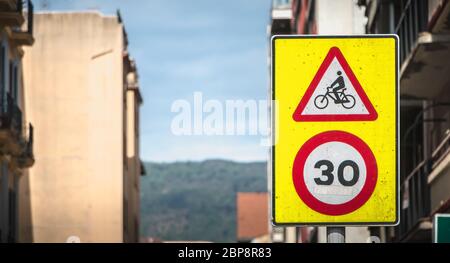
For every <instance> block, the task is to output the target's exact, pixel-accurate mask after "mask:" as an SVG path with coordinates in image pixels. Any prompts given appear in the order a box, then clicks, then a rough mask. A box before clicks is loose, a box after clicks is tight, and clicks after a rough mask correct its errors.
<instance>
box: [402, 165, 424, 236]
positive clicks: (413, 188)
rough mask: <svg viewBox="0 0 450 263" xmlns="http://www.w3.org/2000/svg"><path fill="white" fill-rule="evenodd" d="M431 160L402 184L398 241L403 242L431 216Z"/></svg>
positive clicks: (413, 172)
mask: <svg viewBox="0 0 450 263" xmlns="http://www.w3.org/2000/svg"><path fill="white" fill-rule="evenodd" d="M430 170H431V160H429V161H423V162H421V163H420V164H419V165H418V166H417V167H416V168H415V169H414V170H413V171H412V172H411V173H410V174H409V175H408V176H407V177H406V178H405V180H404V181H403V182H402V183H401V187H400V197H401V203H400V208H401V210H400V219H401V221H400V225H399V226H398V227H396V235H395V236H396V239H397V241H401V240H403V239H404V238H405V237H406V236H407V234H408V233H409V232H410V231H411V229H413V228H415V227H417V226H418V224H420V223H421V222H422V221H423V220H424V219H426V218H428V217H429V215H430V187H429V185H428V174H429V173H430Z"/></svg>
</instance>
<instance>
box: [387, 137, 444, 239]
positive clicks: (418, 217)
mask: <svg viewBox="0 0 450 263" xmlns="http://www.w3.org/2000/svg"><path fill="white" fill-rule="evenodd" d="M449 168H450V132H448V133H447V135H446V136H445V137H444V139H443V140H442V142H441V143H440V144H439V146H438V147H437V148H436V149H435V150H434V151H433V153H432V155H431V158H430V159H429V160H424V161H422V162H421V163H419V165H417V167H416V168H415V169H414V170H413V171H412V172H411V173H410V174H409V175H408V176H407V177H406V178H405V180H404V181H403V182H402V184H401V189H400V193H401V204H400V207H401V214H400V218H401V223H400V225H399V226H398V227H396V233H395V236H396V241H400V242H431V230H432V216H433V215H434V214H435V213H444V212H449V211H450V193H449V192H448V185H449V183H450V171H449Z"/></svg>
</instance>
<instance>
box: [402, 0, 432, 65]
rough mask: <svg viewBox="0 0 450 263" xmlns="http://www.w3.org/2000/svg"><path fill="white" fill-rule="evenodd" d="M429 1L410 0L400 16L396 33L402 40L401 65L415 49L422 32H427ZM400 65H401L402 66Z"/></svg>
mask: <svg viewBox="0 0 450 263" xmlns="http://www.w3.org/2000/svg"><path fill="white" fill-rule="evenodd" d="M427 20H428V0H408V1H407V2H406V3H405V4H404V6H403V8H402V12H401V14H400V18H399V20H398V23H397V26H396V27H395V33H396V34H397V35H398V36H399V38H400V63H401V64H403V62H404V61H405V59H406V58H408V55H409V54H410V53H411V51H412V50H413V49H414V46H415V45H416V43H417V39H418V37H419V34H420V33H421V32H424V31H426V29H427V23H428V22H427ZM401 64H400V65H401Z"/></svg>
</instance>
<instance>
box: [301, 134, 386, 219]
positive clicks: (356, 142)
mask: <svg viewBox="0 0 450 263" xmlns="http://www.w3.org/2000/svg"><path fill="white" fill-rule="evenodd" d="M332 141H333V142H342V143H345V144H348V145H350V146H353V147H354V148H355V149H356V150H357V151H358V152H359V153H360V154H361V156H362V158H363V159H364V162H365V164H366V181H365V183H364V186H363V188H362V189H361V191H360V192H359V194H358V195H357V196H355V197H354V198H353V199H352V200H350V201H348V202H345V203H343V204H337V205H335V204H327V203H325V202H322V201H320V200H319V199H317V198H316V197H314V196H313V195H312V194H311V193H310V192H309V190H308V188H307V187H306V184H305V180H304V166H305V162H306V159H307V158H308V156H309V155H310V154H311V152H312V151H313V150H314V149H316V148H317V147H318V146H319V145H322V144H324V143H327V142H332ZM292 176H293V180H294V186H295V190H296V191H297V194H298V196H299V197H300V198H301V199H302V200H303V202H304V203H305V204H306V205H307V206H309V207H310V208H311V209H313V210H315V211H317V212H319V213H322V214H326V215H334V216H337V215H344V214H348V213H351V212H353V211H355V210H356V209H358V208H360V207H361V206H362V205H364V204H365V203H366V202H367V200H369V198H370V196H371V195H372V193H373V191H374V189H375V185H376V183H377V177H378V169H377V162H376V159H375V156H374V155H373V153H372V151H371V150H370V148H369V146H367V144H366V143H365V142H364V141H363V140H361V139H360V138H358V137H356V136H355V135H353V134H350V133H347V132H343V131H327V132H323V133H319V134H317V135H315V136H314V137H312V138H311V139H309V140H308V141H307V142H306V143H305V144H304V145H303V146H302V147H301V148H300V150H299V151H298V153H297V156H296V157H295V160H294V166H293V168H292Z"/></svg>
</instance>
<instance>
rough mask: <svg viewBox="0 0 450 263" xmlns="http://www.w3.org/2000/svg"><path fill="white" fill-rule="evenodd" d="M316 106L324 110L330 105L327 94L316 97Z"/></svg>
mask: <svg viewBox="0 0 450 263" xmlns="http://www.w3.org/2000/svg"><path fill="white" fill-rule="evenodd" d="M314 106H316V108H318V109H320V110H322V109H325V108H326V107H327V106H328V98H327V96H325V95H319V96H317V97H316V98H315V99H314Z"/></svg>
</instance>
